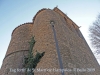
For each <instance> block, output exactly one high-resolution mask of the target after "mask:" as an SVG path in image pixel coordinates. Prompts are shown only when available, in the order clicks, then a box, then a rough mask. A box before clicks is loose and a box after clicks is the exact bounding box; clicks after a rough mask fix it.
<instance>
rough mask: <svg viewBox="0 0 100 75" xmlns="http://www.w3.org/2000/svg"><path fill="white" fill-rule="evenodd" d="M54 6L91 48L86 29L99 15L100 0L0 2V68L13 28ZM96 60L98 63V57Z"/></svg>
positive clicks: (4, 0)
mask: <svg viewBox="0 0 100 75" xmlns="http://www.w3.org/2000/svg"><path fill="white" fill-rule="evenodd" d="M56 6H58V8H59V9H60V10H62V11H63V12H64V13H65V14H67V15H68V17H69V18H71V19H72V20H73V21H74V22H75V23H76V24H77V25H78V26H81V28H80V30H81V32H82V34H83V36H84V37H85V39H86V41H87V42H88V44H89V46H90V47H91V45H90V42H89V37H88V35H89V31H88V28H89V26H90V25H92V23H93V22H94V21H95V20H96V17H97V15H98V14H99V13H100V0H0V66H1V64H2V61H3V59H4V57H5V53H6V51H7V48H8V45H9V43H10V40H11V33H12V31H13V30H14V29H15V27H17V26H19V25H20V24H23V23H26V22H32V19H33V17H34V15H35V14H36V12H38V11H39V10H40V9H42V8H50V9H53V8H54V7H56ZM91 49H92V50H93V48H92V47H91ZM97 58H98V62H99V63H100V56H97Z"/></svg>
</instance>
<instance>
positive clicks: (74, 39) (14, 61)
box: [0, 7, 100, 75]
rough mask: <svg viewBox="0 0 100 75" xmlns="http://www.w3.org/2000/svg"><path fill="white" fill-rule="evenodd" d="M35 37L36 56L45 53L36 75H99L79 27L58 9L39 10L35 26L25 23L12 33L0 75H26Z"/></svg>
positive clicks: (96, 63) (98, 68)
mask: <svg viewBox="0 0 100 75" xmlns="http://www.w3.org/2000/svg"><path fill="white" fill-rule="evenodd" d="M51 21H53V22H54V24H53V25H52V24H51ZM54 30H55V31H54ZM55 35H56V37H55ZM32 36H34V37H35V41H36V43H35V46H34V48H33V53H34V54H35V53H36V51H38V52H45V55H44V56H43V57H42V59H41V60H40V62H39V63H38V65H37V67H36V70H38V71H34V75H100V66H99V64H98V62H97V60H96V58H95V57H94V55H93V53H92V51H91V49H90V48H89V46H88V44H87V42H86V41H85V39H84V37H83V35H82V33H81V32H80V30H79V27H78V26H77V25H76V24H75V23H74V22H73V21H72V20H71V19H70V18H69V17H68V16H67V15H65V14H64V13H63V12H62V11H61V10H60V9H58V8H57V7H55V8H54V9H53V10H51V9H41V10H39V11H38V12H37V14H36V15H35V16H34V18H33V22H32V23H24V24H22V25H20V26H18V27H16V28H15V29H14V30H13V32H12V37H11V41H10V44H9V47H8V50H7V52H6V55H5V58H4V60H3V64H2V67H1V70H0V75H25V73H24V72H23V70H22V69H23V68H24V67H23V61H24V57H26V56H27V55H28V51H29V43H28V42H29V41H30V40H31V38H32ZM54 38H56V39H57V41H55V39H54ZM57 44H58V46H57ZM58 48H59V50H60V54H58V52H57V50H58ZM59 55H60V59H61V62H62V66H63V70H66V71H64V72H63V73H64V74H62V72H61V70H62V69H61V68H60V64H61V62H59ZM18 69H21V70H20V71H19V70H18ZM39 69H41V71H39ZM60 69H61V70H60ZM57 70H58V71H57Z"/></svg>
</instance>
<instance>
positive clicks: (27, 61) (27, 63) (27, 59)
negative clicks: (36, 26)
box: [24, 37, 45, 75]
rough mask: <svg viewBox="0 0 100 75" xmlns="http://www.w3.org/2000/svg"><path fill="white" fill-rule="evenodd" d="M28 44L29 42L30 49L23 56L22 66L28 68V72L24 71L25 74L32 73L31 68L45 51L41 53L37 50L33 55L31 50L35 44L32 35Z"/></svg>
mask: <svg viewBox="0 0 100 75" xmlns="http://www.w3.org/2000/svg"><path fill="white" fill-rule="evenodd" d="M29 44H30V49H29V53H28V57H25V58H24V67H25V68H26V71H28V69H29V70H30V71H29V72H26V75H34V73H33V69H35V68H36V66H37V64H38V63H39V62H40V59H41V58H42V57H43V56H44V54H45V52H42V53H39V52H37V53H36V55H35V56H34V55H33V51H32V50H33V47H34V45H35V40H34V37H32V39H31V41H30V42H29Z"/></svg>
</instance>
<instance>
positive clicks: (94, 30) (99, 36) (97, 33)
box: [89, 14, 100, 54]
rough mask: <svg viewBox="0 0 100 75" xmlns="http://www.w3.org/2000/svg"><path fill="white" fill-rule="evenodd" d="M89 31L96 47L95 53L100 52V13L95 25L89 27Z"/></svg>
mask: <svg viewBox="0 0 100 75" xmlns="http://www.w3.org/2000/svg"><path fill="white" fill-rule="evenodd" d="M89 31H90V40H91V44H92V46H93V47H94V48H95V49H96V51H95V53H96V54H100V14H99V15H98V17H97V19H96V21H95V22H94V23H93V25H92V26H90V27H89Z"/></svg>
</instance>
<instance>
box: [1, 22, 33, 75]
mask: <svg viewBox="0 0 100 75" xmlns="http://www.w3.org/2000/svg"><path fill="white" fill-rule="evenodd" d="M32 27H33V23H25V24H22V25H20V26H18V27H16V28H15V29H14V31H13V33H12V37H11V41H10V44H9V47H8V50H7V52H6V56H5V58H4V60H3V65H2V67H1V70H2V75H22V74H25V72H16V71H12V70H14V69H23V65H24V57H25V56H27V54H28V50H29V41H30V40H31V38H32V31H31V30H32V29H31V28H32ZM14 72H15V73H14Z"/></svg>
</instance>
